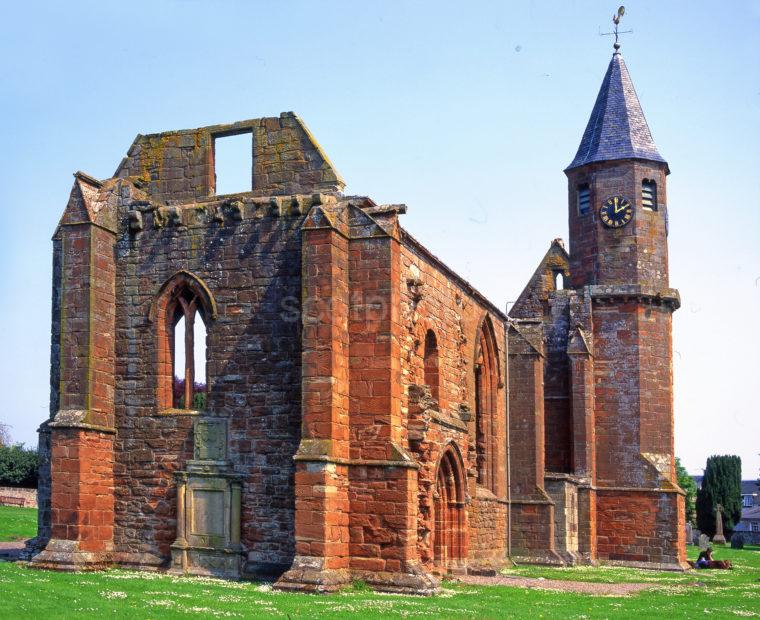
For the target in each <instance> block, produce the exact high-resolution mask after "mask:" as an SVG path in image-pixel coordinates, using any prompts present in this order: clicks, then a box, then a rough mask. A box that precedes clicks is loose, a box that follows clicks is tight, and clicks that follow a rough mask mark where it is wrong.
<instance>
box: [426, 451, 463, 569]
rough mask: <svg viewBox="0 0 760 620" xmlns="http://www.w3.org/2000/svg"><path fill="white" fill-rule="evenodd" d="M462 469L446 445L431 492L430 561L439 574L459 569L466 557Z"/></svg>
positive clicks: (456, 457)
mask: <svg viewBox="0 0 760 620" xmlns="http://www.w3.org/2000/svg"><path fill="white" fill-rule="evenodd" d="M462 472H463V467H462V462H461V457H460V456H459V453H458V452H457V451H456V449H454V448H453V447H452V446H449V447H448V448H447V449H446V451H445V452H444V454H443V456H442V457H441V461H440V463H439V464H438V472H437V474H436V479H435V480H436V481H435V492H434V493H433V511H434V514H435V521H434V524H435V525H434V526H435V529H434V531H433V563H434V566H435V569H436V571H437V572H441V573H447V572H457V571H459V570H463V569H464V567H465V559H466V558H467V536H466V524H465V516H466V515H465V502H464V498H465V491H464V476H463V474H462Z"/></svg>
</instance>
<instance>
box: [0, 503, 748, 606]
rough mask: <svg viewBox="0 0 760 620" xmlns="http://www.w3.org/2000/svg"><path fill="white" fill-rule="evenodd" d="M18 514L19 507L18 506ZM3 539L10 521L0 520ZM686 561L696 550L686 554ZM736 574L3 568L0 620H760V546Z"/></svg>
mask: <svg viewBox="0 0 760 620" xmlns="http://www.w3.org/2000/svg"><path fill="white" fill-rule="evenodd" d="M14 510H19V509H14ZM0 518H2V520H0V533H4V532H5V528H6V525H5V523H6V521H7V519H5V518H4V517H3V516H2V515H0ZM689 551H690V557H693V556H695V555H696V550H695V549H694V548H692V547H690V548H689ZM715 555H716V557H717V558H719V559H730V560H732V561H733V562H734V565H735V567H736V568H735V569H734V570H733V571H693V572H689V573H660V572H650V571H641V570H634V569H622V568H597V569H594V568H585V567H584V568H568V569H551V568H540V567H518V568H513V569H509V571H507V573H508V574H515V575H519V576H526V577H543V578H545V579H568V580H582V581H602V582H610V583H618V582H646V583H652V584H653V586H654V589H652V590H648V591H644V592H642V593H640V594H635V595H632V596H590V595H586V594H575V593H564V592H553V591H545V590H530V589H523V588H515V587H507V586H484V587H475V586H468V585H462V584H457V583H453V582H447V583H445V584H444V592H443V594H442V595H440V596H435V597H429V598H422V597H413V596H396V595H381V594H375V593H373V592H370V591H368V590H366V588H362V587H361V586H360V584H357V585H355V586H354V587H353V588H350V589H347V590H346V591H344V592H342V593H340V594H335V595H330V596H318V595H303V594H284V593H279V592H273V591H272V590H271V587H270V586H269V585H266V584H257V583H250V582H225V581H220V580H216V579H202V578H176V577H170V576H166V575H160V574H156V573H139V572H130V571H123V570H111V571H107V572H101V573H57V572H51V571H39V570H33V569H29V568H26V567H25V566H23V565H21V564H14V563H0V594H1V595H0V617H3V618H5V617H8V618H25V617H41V618H70V617H77V618H102V617H105V616H108V617H112V618H188V617H193V616H194V617H198V618H214V617H221V618H269V617H285V618H287V617H290V618H346V617H360V618H362V619H365V618H367V619H369V618H398V617H403V618H477V619H479V620H480V619H483V618H503V617H508V616H519V617H528V616H529V617H531V618H563V619H564V618H634V617H635V618H651V617H655V616H657V617H666V618H668V620H670V619H672V618H694V617H695V616H701V615H705V614H708V615H710V616H711V617H713V618H736V617H737V616H738V617H752V616H760V547H749V548H747V549H745V550H743V551H734V550H731V549H723V548H719V549H717V552H716V554H715Z"/></svg>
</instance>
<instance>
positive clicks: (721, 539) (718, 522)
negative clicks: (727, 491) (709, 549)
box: [712, 504, 726, 545]
mask: <svg viewBox="0 0 760 620" xmlns="http://www.w3.org/2000/svg"><path fill="white" fill-rule="evenodd" d="M712 541H713V542H714V543H715V544H716V545H725V544H726V537H725V536H724V535H723V506H721V505H720V504H718V505H717V506H716V507H715V536H713V539H712Z"/></svg>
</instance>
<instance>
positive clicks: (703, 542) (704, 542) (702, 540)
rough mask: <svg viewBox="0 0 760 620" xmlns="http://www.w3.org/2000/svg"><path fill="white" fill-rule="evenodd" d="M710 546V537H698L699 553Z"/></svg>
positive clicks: (702, 535)
mask: <svg viewBox="0 0 760 620" xmlns="http://www.w3.org/2000/svg"><path fill="white" fill-rule="evenodd" d="M709 546H710V537H709V536H708V535H707V534H700V535H699V548H700V550H701V551H704V550H705V549H707V547H709Z"/></svg>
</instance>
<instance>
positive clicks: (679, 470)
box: [676, 457, 697, 523]
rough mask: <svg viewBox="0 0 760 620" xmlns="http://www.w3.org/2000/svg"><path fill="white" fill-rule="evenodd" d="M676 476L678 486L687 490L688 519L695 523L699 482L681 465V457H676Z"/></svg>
mask: <svg viewBox="0 0 760 620" xmlns="http://www.w3.org/2000/svg"><path fill="white" fill-rule="evenodd" d="M676 477H677V478H678V486H679V487H681V488H682V489H683V490H684V491H685V492H686V502H685V503H686V521H688V522H689V523H694V522H695V521H696V518H697V483H696V482H694V478H692V477H691V476H690V475H689V472H688V471H686V468H685V467H684V466H683V465H681V459H679V458H678V457H676Z"/></svg>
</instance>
